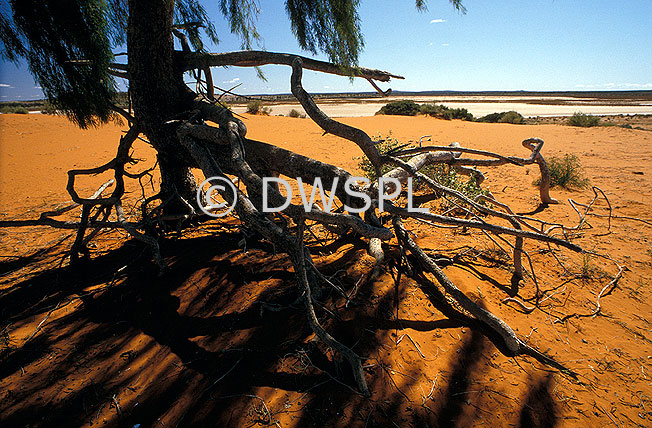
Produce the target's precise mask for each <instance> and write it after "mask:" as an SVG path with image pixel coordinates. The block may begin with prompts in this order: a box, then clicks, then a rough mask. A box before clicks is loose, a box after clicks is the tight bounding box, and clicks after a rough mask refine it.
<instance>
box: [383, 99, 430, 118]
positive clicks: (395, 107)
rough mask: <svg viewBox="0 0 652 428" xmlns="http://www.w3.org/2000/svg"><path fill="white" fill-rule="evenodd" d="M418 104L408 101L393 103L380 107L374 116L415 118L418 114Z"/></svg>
mask: <svg viewBox="0 0 652 428" xmlns="http://www.w3.org/2000/svg"><path fill="white" fill-rule="evenodd" d="M419 111H420V107H419V104H417V103H415V102H414V101H410V100H401V101H393V102H391V103H388V104H385V105H384V106H383V107H381V109H380V110H378V111H377V112H376V114H388V115H394V116H416V115H417V114H419Z"/></svg>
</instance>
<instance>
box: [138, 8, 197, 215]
mask: <svg viewBox="0 0 652 428" xmlns="http://www.w3.org/2000/svg"><path fill="white" fill-rule="evenodd" d="M173 16H174V0H129V21H128V30H127V48H128V51H129V75H130V85H131V86H130V90H131V93H132V99H133V108H134V115H135V118H136V122H137V124H138V126H139V127H140V129H141V131H142V132H143V133H144V134H145V135H146V136H147V138H148V139H149V141H150V143H151V144H152V145H153V146H154V148H155V149H156V151H157V156H158V161H159V168H160V171H161V194H160V195H161V199H162V200H163V201H169V202H168V203H167V204H166V206H165V207H164V209H165V210H166V211H167V212H170V213H172V212H179V211H183V212H185V211H187V210H188V208H187V205H186V204H184V203H183V202H182V201H181V200H179V198H178V197H176V196H177V195H178V196H181V197H183V198H184V199H185V200H186V201H188V202H189V203H191V204H192V203H193V201H194V199H195V198H194V195H195V191H196V186H197V184H196V182H195V180H194V178H193V176H192V174H191V173H190V168H189V167H190V164H189V163H188V162H187V159H189V156H188V155H187V154H186V153H185V149H184V148H183V146H182V145H181V144H180V143H179V140H178V138H177V137H176V133H175V132H170V129H169V126H167V125H166V122H167V121H169V120H171V119H172V118H174V117H175V116H178V115H179V114H181V113H182V112H184V111H187V110H189V109H190V106H191V103H192V100H193V96H192V94H191V92H190V91H189V90H188V89H187V88H186V87H185V85H184V83H183V70H182V69H181V68H179V67H176V66H175V62H174V41H173V39H172V24H173ZM145 23H146V24H145Z"/></svg>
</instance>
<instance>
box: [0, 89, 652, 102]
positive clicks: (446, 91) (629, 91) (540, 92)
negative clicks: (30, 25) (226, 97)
mask: <svg viewBox="0 0 652 428" xmlns="http://www.w3.org/2000/svg"><path fill="white" fill-rule="evenodd" d="M390 87H391V86H390ZM218 92H219V91H218ZM119 93H122V94H124V93H126V91H120V92H119ZM339 94H353V95H355V94H357V95H370V96H373V95H379V94H378V92H376V91H373V90H369V91H330V92H329V91H324V92H312V93H311V95H339ZM448 94H456V95H476V94H494V95H505V96H510V95H512V94H519V95H523V94H524V95H527V94H533V95H555V94H568V95H571V94H577V95H581V94H586V95H589V94H605V95H606V94H632V95H634V94H645V95H649V96H650V97H651V99H652V89H612V90H545V91H543V90H534V91H530V90H494V89H490V90H473V91H463V90H454V89H443V90H442V89H434V90H423V91H401V90H392V93H391V94H390V95H389V96H390V97H394V96H397V95H448ZM237 96H239V97H274V96H290V97H292V96H293V95H292V93H291V92H279V93H255V94H238V95H237ZM379 98H380V99H382V98H383V97H379ZM46 100H47V98H45V97H41V98H30V99H3V100H0V104H3V103H21V102H25V103H27V102H38V101H46Z"/></svg>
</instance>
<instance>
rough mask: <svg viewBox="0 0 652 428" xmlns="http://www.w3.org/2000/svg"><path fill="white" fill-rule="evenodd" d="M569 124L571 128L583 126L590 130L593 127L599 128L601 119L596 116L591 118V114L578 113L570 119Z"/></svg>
mask: <svg viewBox="0 0 652 428" xmlns="http://www.w3.org/2000/svg"><path fill="white" fill-rule="evenodd" d="M568 124H569V125H570V126H581V127H583V128H590V127H592V126H598V125H599V124H600V118H599V117H596V116H591V115H590V114H584V113H581V112H576V113H574V114H573V115H572V116H571V117H569V118H568Z"/></svg>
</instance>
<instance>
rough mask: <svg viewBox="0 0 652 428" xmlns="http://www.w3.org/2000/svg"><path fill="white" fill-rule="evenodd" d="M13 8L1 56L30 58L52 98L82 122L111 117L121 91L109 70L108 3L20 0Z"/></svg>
mask: <svg viewBox="0 0 652 428" xmlns="http://www.w3.org/2000/svg"><path fill="white" fill-rule="evenodd" d="M11 8H12V12H13V16H12V18H13V20H12V21H10V20H9V19H8V18H6V17H4V16H3V18H2V22H1V23H0V39H1V40H2V44H3V45H4V46H3V47H4V49H2V52H3V53H2V56H3V57H4V58H6V59H9V60H12V61H17V60H18V59H19V58H20V57H24V58H26V59H27V62H28V65H29V68H30V71H31V72H32V74H33V75H34V76H35V77H36V81H37V82H38V83H39V85H40V86H41V87H42V88H43V92H44V93H45V95H46V96H47V97H48V99H50V100H51V102H52V103H53V104H54V105H55V106H56V107H57V108H60V109H61V110H63V111H65V112H66V114H68V116H69V117H70V118H71V119H72V120H73V121H74V122H76V123H77V124H78V125H79V126H81V127H87V126H89V125H95V124H97V123H99V122H104V121H106V120H108V119H109V118H110V117H111V115H112V113H111V101H112V99H113V97H114V95H115V92H116V91H115V86H114V83H113V79H112V78H111V76H110V75H109V73H108V66H109V63H110V62H111V61H112V60H113V54H112V52H111V44H110V38H109V34H107V29H108V22H107V16H108V10H107V3H106V2H105V1H103V0H58V1H55V0H21V1H15V2H11ZM80 61H83V62H80Z"/></svg>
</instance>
